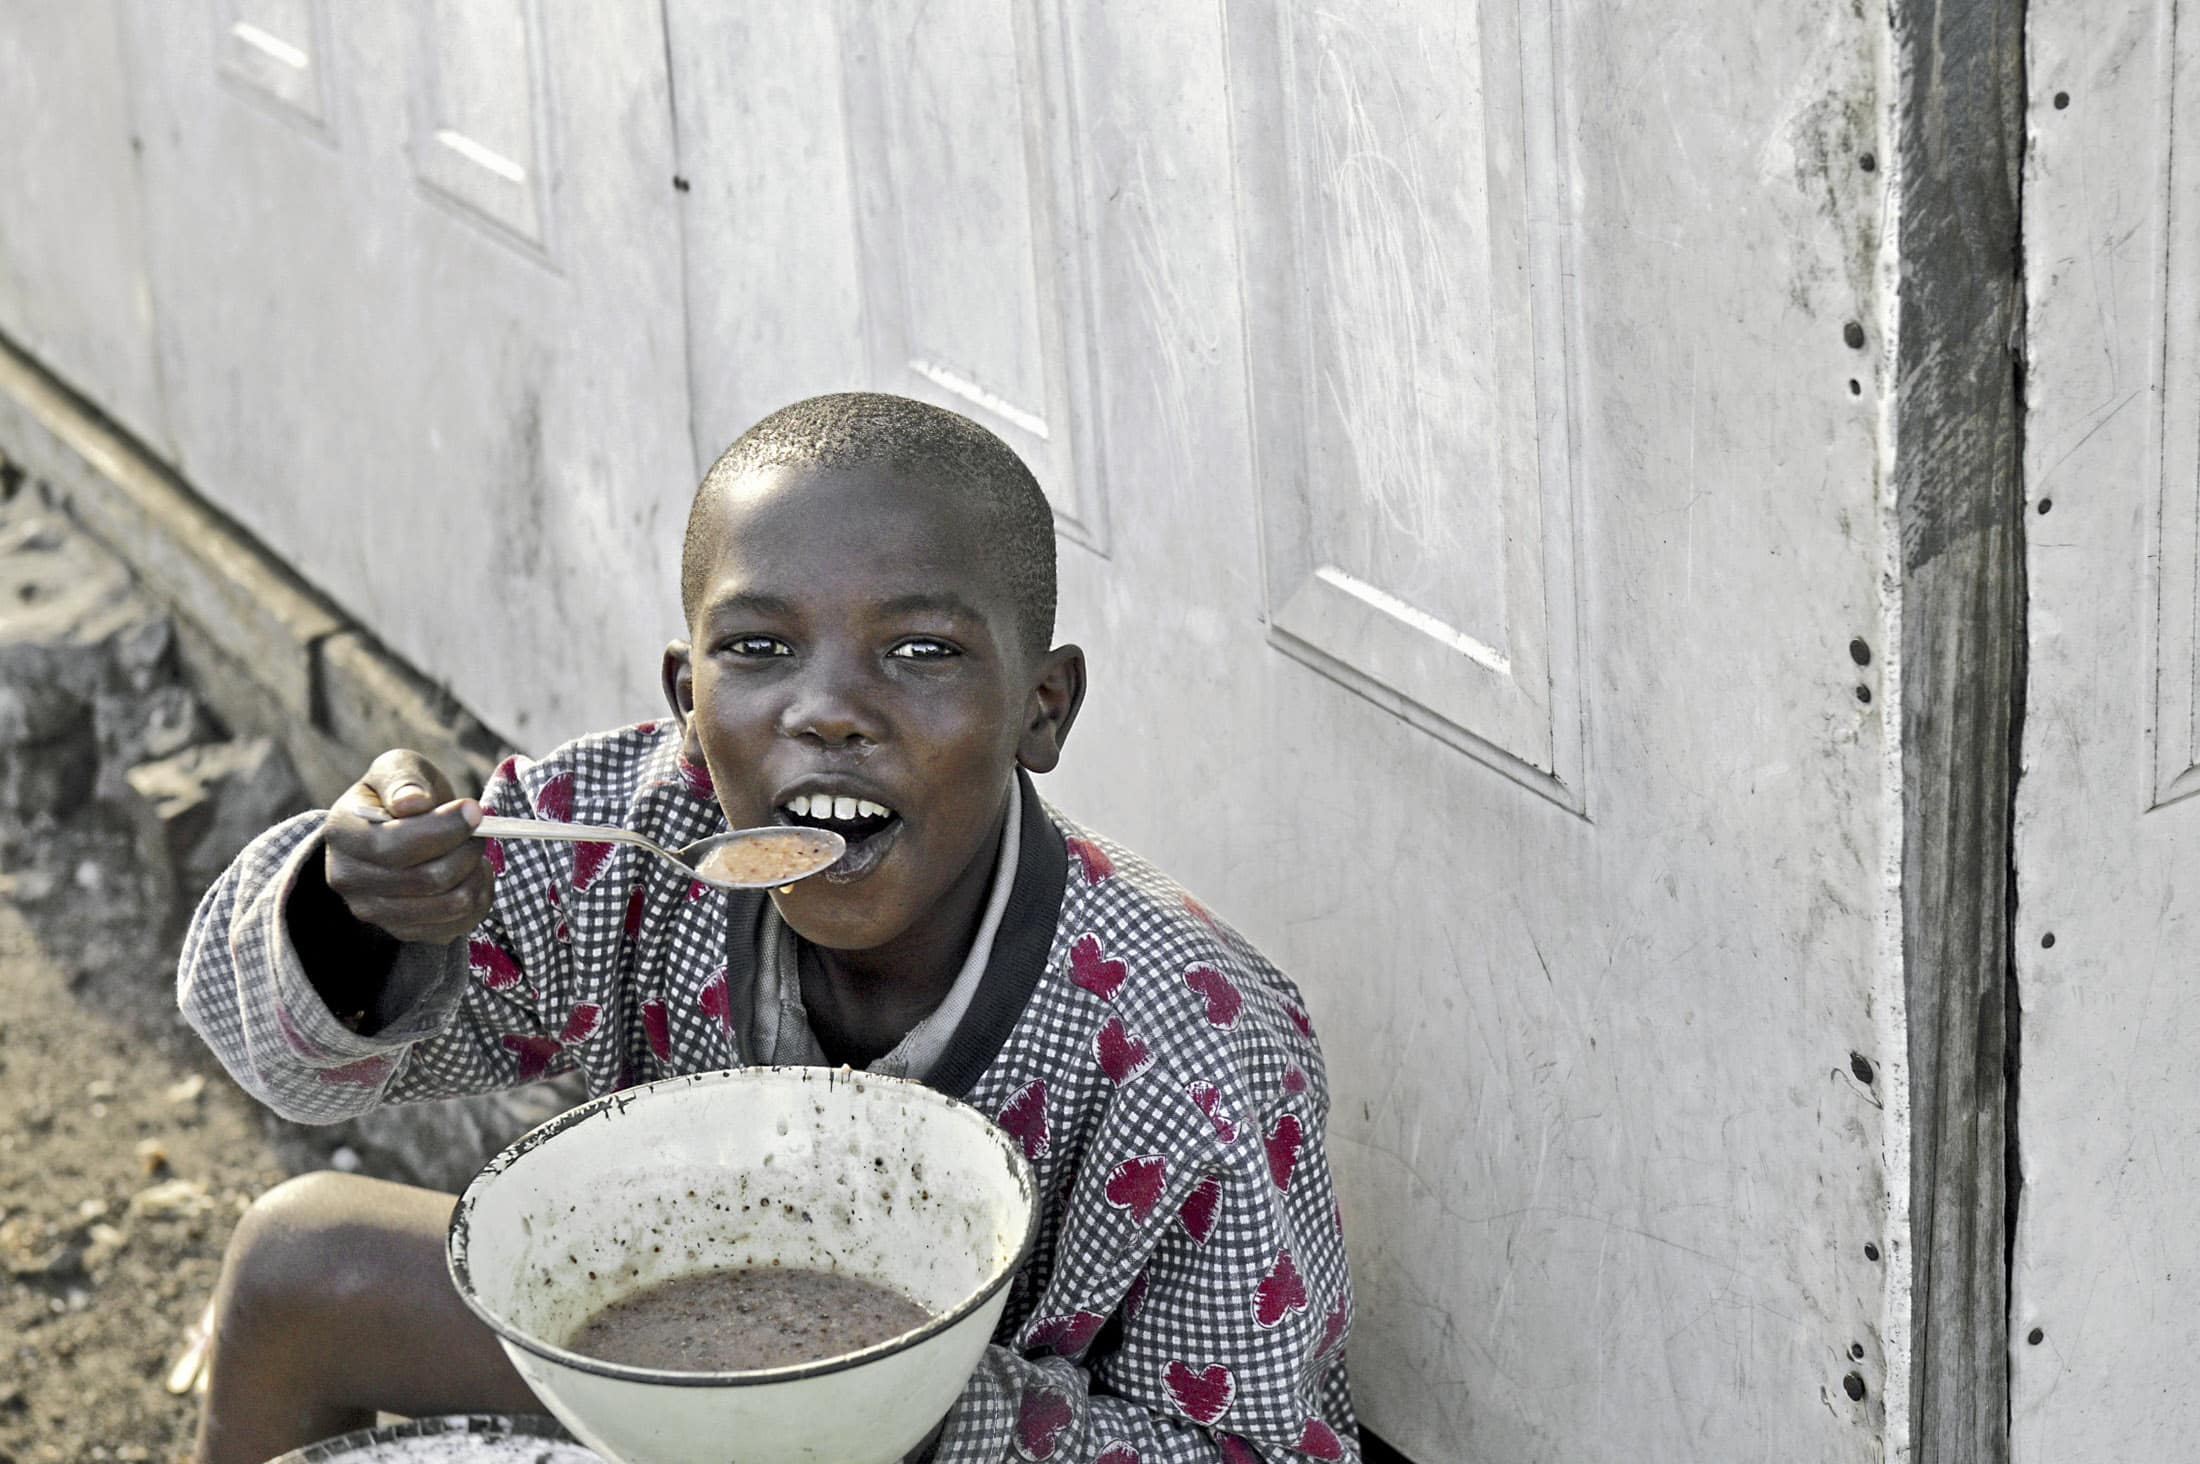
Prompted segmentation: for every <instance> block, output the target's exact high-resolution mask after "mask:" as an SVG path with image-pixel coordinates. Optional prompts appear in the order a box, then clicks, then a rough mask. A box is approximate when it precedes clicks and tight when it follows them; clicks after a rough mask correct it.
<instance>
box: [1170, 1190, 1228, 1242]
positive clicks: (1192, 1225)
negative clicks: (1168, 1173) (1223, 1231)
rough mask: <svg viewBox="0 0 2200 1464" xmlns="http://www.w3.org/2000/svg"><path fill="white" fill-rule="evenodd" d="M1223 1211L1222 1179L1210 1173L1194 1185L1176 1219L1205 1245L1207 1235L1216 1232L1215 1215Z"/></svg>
mask: <svg viewBox="0 0 2200 1464" xmlns="http://www.w3.org/2000/svg"><path fill="white" fill-rule="evenodd" d="M1221 1213H1222V1180H1221V1178H1220V1177H1219V1176H1216V1175H1212V1174H1210V1175H1208V1176H1207V1177H1206V1178H1205V1179H1203V1180H1201V1181H1200V1182H1199V1183H1198V1184H1195V1185H1193V1186H1192V1192H1191V1193H1190V1194H1188V1195H1186V1196H1185V1197H1184V1203H1183V1204H1182V1205H1180V1206H1178V1207H1177V1212H1176V1221H1177V1224H1179V1225H1181V1226H1183V1227H1184V1233H1185V1234H1186V1235H1189V1236H1190V1237H1191V1238H1192V1239H1193V1240H1195V1241H1197V1242H1198V1243H1199V1244H1201V1245H1205V1244H1206V1243H1207V1237H1208V1236H1210V1235H1212V1234H1214V1232H1215V1217H1216V1216H1218V1215H1220V1214H1221Z"/></svg>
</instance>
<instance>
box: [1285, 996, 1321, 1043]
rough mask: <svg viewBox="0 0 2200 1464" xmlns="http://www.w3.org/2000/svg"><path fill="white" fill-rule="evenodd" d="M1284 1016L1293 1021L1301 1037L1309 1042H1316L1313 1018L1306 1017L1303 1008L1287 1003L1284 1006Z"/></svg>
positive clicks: (1292, 1023)
mask: <svg viewBox="0 0 2200 1464" xmlns="http://www.w3.org/2000/svg"><path fill="white" fill-rule="evenodd" d="M1283 1014H1284V1015H1285V1016H1287V1017H1289V1018H1290V1019H1291V1025H1292V1026H1294V1027H1296V1028H1298V1029H1299V1035H1300V1036H1301V1037H1304V1038H1305V1039H1306V1040H1307V1041H1309V1042H1311V1041H1313V1040H1314V1022H1313V1019H1312V1018H1311V1017H1309V1016H1307V1015H1306V1011H1305V1009H1304V1008H1303V1007H1300V1006H1297V1005H1295V1004H1293V1003H1291V1002H1288V1001H1287V1002H1285V1003H1284V1004H1283Z"/></svg>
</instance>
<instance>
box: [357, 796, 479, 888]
mask: <svg viewBox="0 0 2200 1464" xmlns="http://www.w3.org/2000/svg"><path fill="white" fill-rule="evenodd" d="M480 822H481V805H479V804H478V803H475V802H474V801H473V800H472V799H471V798H467V799H461V800H459V801H457V802H455V803H448V804H445V805H444V806H443V807H442V808H439V809H436V810H434V811H433V812H424V813H418V814H414V815H411V816H409V817H404V818H390V817H387V816H386V815H381V814H379V813H378V812H376V811H370V810H363V809H360V808H359V807H358V806H357V805H356V804H355V803H353V802H351V800H350V798H349V795H347V796H346V798H344V799H340V800H338V802H337V805H336V807H335V808H334V809H332V810H331V811H330V812H329V817H328V848H329V856H330V859H331V862H332V868H331V869H330V874H331V876H332V877H333V876H334V875H335V874H336V872H337V871H336V869H335V868H334V867H333V866H334V865H335V864H336V863H337V862H342V863H345V864H347V865H348V864H356V865H358V866H360V867H361V868H362V869H370V868H371V869H411V868H413V867H414V866H415V865H420V864H426V863H428V862H430V861H431V860H435V859H440V858H442V857H443V856H444V855H446V854H450V853H453V852H456V851H458V850H462V849H464V848H465V847H466V846H467V845H468V844H471V843H473V842H474V826H475V825H476V824H478V823H480ZM476 852H477V853H478V852H479V851H478V850H477V851H476Z"/></svg>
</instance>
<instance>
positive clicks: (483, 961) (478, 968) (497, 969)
mask: <svg viewBox="0 0 2200 1464" xmlns="http://www.w3.org/2000/svg"><path fill="white" fill-rule="evenodd" d="M466 964H467V965H468V966H469V967H471V968H472V969H473V971H474V972H475V974H477V975H479V976H480V977H481V984H482V985H483V986H486V987H488V988H489V989H490V990H491V991H502V990H504V989H505V988H506V987H508V986H517V985H519V984H520V981H521V979H522V978H523V977H524V975H525V973H524V972H522V971H521V970H520V965H519V958H518V957H517V956H514V955H513V954H512V953H511V952H510V951H508V950H506V949H505V948H504V947H503V946H500V945H498V944H497V943H496V942H495V941H493V940H484V939H483V938H481V937H480V936H478V935H477V936H475V937H473V938H472V939H471V940H469V941H467V942H466Z"/></svg>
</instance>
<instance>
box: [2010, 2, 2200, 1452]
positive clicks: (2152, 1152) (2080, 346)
mask: <svg viewBox="0 0 2200 1464" xmlns="http://www.w3.org/2000/svg"><path fill="white" fill-rule="evenodd" d="M2027 26H2028V29H2029V32H2030V47H2029V50H2030V63H2029V70H2030V74H2031V97H2030V118H2031V128H2030V131H2031V136H2030V157H2031V162H2030V166H2029V168H2028V170H2027V177H2026V184H2025V192H2024V210H2025V257H2026V261H2027V275H2028V281H2027V284H2028V305H2027V308H2028V313H2029V324H2028V330H2027V336H2028V354H2029V358H2030V366H2029V372H2028V380H2027V386H2026V394H2025V395H2026V401H2027V404H2028V417H2027V424H2026V432H2025V473H2026V480H2027V481H2026V491H2027V494H2028V497H2029V500H2030V507H2031V512H2030V513H2029V514H2028V515H2027V520H2026V521H2027V524H2028V541H2029V542H2028V547H2027V553H2026V567H2027V569H2026V572H2027V577H2028V580H2029V588H2030V619H2029V631H2030V643H2031V665H2030V673H2029V678H2030V679H2029V690H2028V694H2027V697H2026V708H2025V724H2024V774H2023V781H2022V783H2021V784H2020V785H2019V792H2018V827H2017V854H2016V858H2017V885H2018V908H2017V929H2016V942H2015V949H2016V955H2017V974H2018V978H2019V990H2020V993H2021V995H2022V1000H2023V1010H2024V1017H2023V1037H2022V1046H2021V1049H2020V1050H2021V1068H2020V1072H2019V1077H2018V1083H2017V1098H2018V1109H2017V1134H2018V1144H2019V1153H2020V1156H2021V1162H2022V1174H2023V1189H2022V1192H2021V1201H2020V1211H2019V1224H2018V1230H2017V1246H2016V1264H2015V1272H2014V1276H2013V1285H2012V1299H2011V1313H2012V1314H2011V1319H2010V1348H2011V1354H2012V1378H2013V1385H2012V1386H2013V1391H2014V1399H2013V1409H2012V1423H2013V1428H2012V1446H2013V1452H2014V1454H2015V1456H2016V1458H2017V1459H2018V1460H2019V1461H2020V1464H2045V1461H2048V1460H2053V1461H2056V1464H2093V1461H2099V1464H2109V1461H2122V1460H2129V1459H2162V1460H2171V1459H2189V1458H2192V1457H2194V1450H2195V1447H2196V1446H2195V1444H2194V1442H2193V1440H2194V1434H2195V1430H2196V1428H2200V1392H2196V1390H2195V1389H2194V1388H2193V1386H2192V1380H2193V1366H2192V1359H2193V1355H2194V1352H2195V1350H2196V1349H2200V1226H2196V1225H2195V1224H2194V1223H2193V1220H2192V1204H2193V1198H2194V1196H2195V1195H2196V1194H2200V1084H2196V1083H2195V1082H2194V1077H2193V1075H2194V1070H2195V1067H2194V1051H2195V1045H2196V1043H2200V986H2196V984H2195V982H2194V981H2193V973H2194V971H2195V969H2196V963H2195V957H2194V950H2195V947H2196V944H2200V799H2196V798H2194V797H2193V796H2192V795H2193V794H2194V793H2195V792H2200V713H2196V707H2200V702H2196V698H2195V693H2196V691H2200V597H2196V591H2200V6H2196V5H2195V4H2194V3H2193V0H2033V3H2032V5H2031V8H2030V13H2029V17H2028V20H2027Z"/></svg>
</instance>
